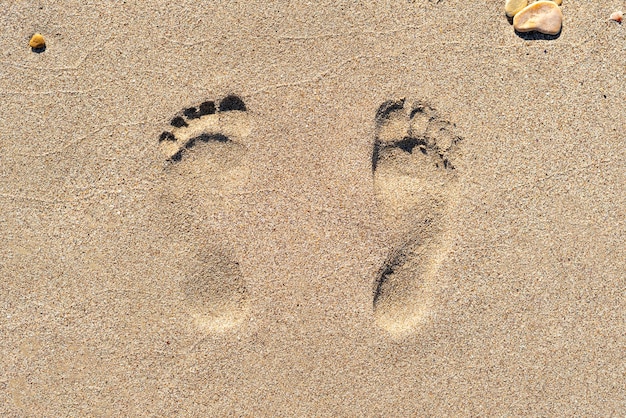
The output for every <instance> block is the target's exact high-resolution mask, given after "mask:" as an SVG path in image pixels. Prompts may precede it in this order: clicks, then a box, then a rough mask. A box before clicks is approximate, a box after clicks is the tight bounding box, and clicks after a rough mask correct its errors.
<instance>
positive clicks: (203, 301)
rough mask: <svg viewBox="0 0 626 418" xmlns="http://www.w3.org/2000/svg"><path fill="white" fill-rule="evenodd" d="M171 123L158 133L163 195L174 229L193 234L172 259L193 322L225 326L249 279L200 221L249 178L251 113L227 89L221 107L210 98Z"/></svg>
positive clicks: (239, 306) (235, 315) (243, 305)
mask: <svg viewBox="0 0 626 418" xmlns="http://www.w3.org/2000/svg"><path fill="white" fill-rule="evenodd" d="M170 125H171V126H172V127H171V129H170V130H169V131H165V132H163V133H162V134H161V135H160V137H159V145H160V148H161V150H162V151H163V153H164V154H165V157H166V159H167V162H166V164H165V177H166V178H165V183H166V186H165V190H164V191H163V192H162V199H163V203H164V204H165V206H166V209H167V213H168V214H169V215H170V216H171V217H172V218H173V219H171V218H170V219H168V226H169V228H170V229H171V230H173V231H175V232H177V233H178V232H180V233H181V234H182V235H183V236H187V235H185V234H186V233H190V234H192V235H190V237H191V238H190V239H189V240H186V239H185V240H183V241H189V242H185V243H183V244H182V245H183V246H184V247H183V248H184V250H182V251H181V254H178V255H177V257H176V258H177V259H176V260H173V264H175V265H177V267H178V268H179V269H180V271H182V272H183V273H184V274H185V276H184V277H181V278H180V286H181V290H182V291H181V294H182V297H183V298H184V300H185V302H186V304H187V306H188V309H189V312H190V314H191V315H192V317H193V318H194V320H195V323H196V325H198V326H200V327H201V328H204V329H208V330H211V331H216V330H223V329H227V328H230V327H232V326H234V325H236V324H238V323H239V322H241V321H242V320H243V318H244V317H245V315H246V312H247V306H248V304H247V295H246V285H245V280H244V278H243V276H242V272H241V269H240V266H239V264H238V263H237V261H236V259H237V257H236V256H235V255H234V251H232V249H230V248H229V246H228V245H227V244H224V243H220V242H219V239H218V237H216V236H215V234H213V233H211V231H208V230H206V229H204V228H203V226H202V225H203V221H204V220H205V219H206V217H207V216H209V215H210V214H211V213H213V211H215V210H218V209H223V208H224V207H226V206H228V204H230V199H228V196H229V192H230V191H233V190H236V188H237V187H239V186H241V185H242V184H243V182H244V181H245V180H246V179H247V178H248V176H249V169H248V164H245V163H244V161H245V158H246V154H247V150H248V148H247V146H246V144H245V142H244V140H245V138H246V137H247V136H248V135H249V134H250V130H251V124H250V116H249V112H247V109H246V105H245V104H244V102H243V100H241V98H239V97H238V96H235V95H230V96H227V97H225V98H224V99H222V100H221V101H220V102H219V104H217V105H216V103H215V102H213V101H205V102H203V103H202V104H200V105H199V106H198V107H191V108H188V109H184V110H183V111H182V112H181V113H180V114H179V115H176V116H175V117H174V118H172V119H171V121H170ZM189 231H191V232H189Z"/></svg>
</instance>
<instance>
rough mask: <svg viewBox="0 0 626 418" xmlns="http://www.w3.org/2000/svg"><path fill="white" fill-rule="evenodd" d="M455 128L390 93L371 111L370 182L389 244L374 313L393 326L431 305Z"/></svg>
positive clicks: (399, 328)
mask: <svg viewBox="0 0 626 418" xmlns="http://www.w3.org/2000/svg"><path fill="white" fill-rule="evenodd" d="M454 129H455V126H454V125H453V124H451V123H450V122H448V121H446V120H444V119H442V118H441V117H440V116H439V114H438V112H437V111H435V110H434V109H433V108H432V107H430V106H429V105H428V104H426V103H424V102H416V103H407V102H406V100H404V99H403V100H399V101H389V102H385V103H383V104H382V105H381V106H380V108H379V109H378V112H377V114H376V138H375V142H374V150H373V153H372V170H373V174H374V187H375V195H376V199H377V201H378V204H379V207H380V209H381V210H382V213H383V216H384V219H385V224H386V226H387V228H388V230H389V232H390V234H391V237H392V248H393V250H392V251H391V252H390V254H389V256H388V258H387V260H386V261H385V263H384V265H383V266H382V268H381V270H380V272H379V273H378V275H377V278H376V281H375V283H374V317H375V320H376V323H377V324H378V325H379V326H380V327H381V328H383V329H386V330H387V331H389V332H391V333H392V334H401V333H404V332H407V331H410V330H412V329H414V328H415V327H416V326H418V325H419V324H420V323H422V322H423V321H424V320H425V319H426V318H427V317H428V315H429V312H430V311H431V309H432V306H433V294H434V288H433V287H434V282H435V278H436V275H437V271H438V269H439V266H440V264H441V262H442V260H443V258H444V256H445V254H446V252H447V250H448V247H449V245H450V239H449V230H448V220H449V218H450V211H451V208H452V205H453V204H454V202H455V201H456V196H457V193H458V191H457V184H458V181H457V172H456V170H455V167H454V161H455V152H456V151H457V148H458V143H459V141H460V140H461V138H460V137H459V136H458V135H457V134H455V132H454Z"/></svg>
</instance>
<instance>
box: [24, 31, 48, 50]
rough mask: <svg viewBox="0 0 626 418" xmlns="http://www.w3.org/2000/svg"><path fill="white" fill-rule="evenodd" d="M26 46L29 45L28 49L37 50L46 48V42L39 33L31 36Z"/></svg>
mask: <svg viewBox="0 0 626 418" xmlns="http://www.w3.org/2000/svg"><path fill="white" fill-rule="evenodd" d="M28 45H30V47H31V48H33V49H39V48H43V47H44V46H46V41H45V40H44V39H43V36H42V35H41V33H36V34H34V35H33V37H32V38H30V42H29V43H28Z"/></svg>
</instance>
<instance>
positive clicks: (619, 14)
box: [609, 11, 624, 23]
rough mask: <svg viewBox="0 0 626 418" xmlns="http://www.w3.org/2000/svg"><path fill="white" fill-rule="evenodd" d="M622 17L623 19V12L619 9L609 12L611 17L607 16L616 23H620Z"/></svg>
mask: <svg viewBox="0 0 626 418" xmlns="http://www.w3.org/2000/svg"><path fill="white" fill-rule="evenodd" d="M623 19H624V13H622V12H620V11H617V12H613V13H611V17H610V18H609V20H614V21H616V22H617V23H622V20H623Z"/></svg>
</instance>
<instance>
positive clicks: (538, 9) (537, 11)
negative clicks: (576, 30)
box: [513, 1, 563, 35]
mask: <svg viewBox="0 0 626 418" xmlns="http://www.w3.org/2000/svg"><path fill="white" fill-rule="evenodd" d="M562 23H563V13H561V9H560V8H559V6H557V4H556V3H555V2H553V1H538V2H536V3H531V4H530V5H528V6H526V7H524V8H523V9H522V10H520V11H519V12H518V13H517V14H516V15H515V17H514V18H513V28H514V29H515V30H516V31H518V32H532V31H536V32H540V33H544V34H546V35H556V34H558V33H559V32H560V31H561V25H562Z"/></svg>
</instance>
